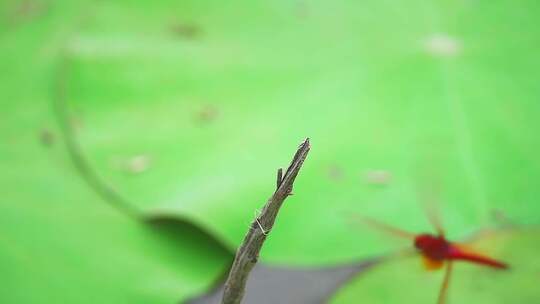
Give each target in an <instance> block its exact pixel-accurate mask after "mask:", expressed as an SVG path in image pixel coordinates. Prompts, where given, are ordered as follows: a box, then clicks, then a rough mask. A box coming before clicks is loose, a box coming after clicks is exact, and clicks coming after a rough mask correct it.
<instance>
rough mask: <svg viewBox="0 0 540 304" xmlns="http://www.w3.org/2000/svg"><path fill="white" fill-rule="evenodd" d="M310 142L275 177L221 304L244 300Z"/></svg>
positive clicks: (232, 271)
mask: <svg viewBox="0 0 540 304" xmlns="http://www.w3.org/2000/svg"><path fill="white" fill-rule="evenodd" d="M310 148H311V146H310V144H309V138H308V139H306V140H305V141H304V142H303V143H302V144H301V145H300V147H298V151H296V154H295V155H294V158H293V160H292V162H291V164H290V165H289V167H288V168H287V171H286V172H285V175H283V171H282V170H281V169H279V170H278V173H277V189H276V191H275V192H274V194H273V195H272V196H271V197H270V199H268V201H267V202H266V205H264V208H263V210H262V212H261V213H260V214H258V215H257V216H256V218H255V220H254V221H253V223H251V226H250V228H249V231H248V233H247V235H246V236H245V238H244V241H243V242H242V245H240V248H239V249H238V251H237V252H236V256H235V258H234V262H233V265H232V267H231V271H230V272H229V277H228V278H227V281H226V282H225V290H224V292H223V298H222V301H221V303H223V304H239V303H240V301H242V298H243V296H244V289H245V286H246V282H247V279H248V276H249V273H250V271H251V269H252V268H253V266H255V264H256V263H257V259H258V257H259V252H260V251H261V248H262V245H263V243H264V241H265V240H266V237H267V236H268V233H269V232H270V230H271V229H272V227H273V226H274V222H275V220H276V217H277V214H278V212H279V209H280V208H281V205H282V204H283V202H284V201H285V199H286V198H287V197H288V196H289V195H291V194H292V187H293V183H294V180H295V178H296V176H297V175H298V172H299V171H300V168H301V167H302V164H303V163H304V160H305V159H306V157H307V154H308V152H309V149H310Z"/></svg>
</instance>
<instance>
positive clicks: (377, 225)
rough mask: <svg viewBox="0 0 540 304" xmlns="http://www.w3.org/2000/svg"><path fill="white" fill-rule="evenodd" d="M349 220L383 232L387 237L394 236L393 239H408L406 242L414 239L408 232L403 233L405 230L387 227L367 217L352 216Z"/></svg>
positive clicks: (413, 235)
mask: <svg viewBox="0 0 540 304" xmlns="http://www.w3.org/2000/svg"><path fill="white" fill-rule="evenodd" d="M351 219H352V220H354V221H355V222H357V223H361V224H364V225H366V226H369V227H371V228H374V229H376V230H378V231H381V232H384V233H386V234H388V235H392V236H395V237H399V238H404V239H408V240H414V238H415V237H416V235H415V234H413V233H410V232H408V231H405V230H402V229H399V228H397V227H394V226H391V225H388V224H386V223H383V222H379V221H377V220H375V219H372V218H369V217H364V216H358V215H354V216H352V217H351Z"/></svg>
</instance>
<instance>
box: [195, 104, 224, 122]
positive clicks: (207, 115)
mask: <svg viewBox="0 0 540 304" xmlns="http://www.w3.org/2000/svg"><path fill="white" fill-rule="evenodd" d="M218 116H219V110H218V108H217V107H216V106H214V105H205V106H203V107H202V108H200V109H199V110H198V111H197V113H196V115H195V119H196V120H197V122H199V123H202V124H207V123H211V122H213V121H215V120H216V119H217V118H218Z"/></svg>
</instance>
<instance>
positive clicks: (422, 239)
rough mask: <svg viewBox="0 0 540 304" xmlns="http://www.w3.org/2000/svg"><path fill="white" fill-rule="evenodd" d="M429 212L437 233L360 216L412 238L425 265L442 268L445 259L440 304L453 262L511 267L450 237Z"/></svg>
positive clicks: (502, 268)
mask: <svg viewBox="0 0 540 304" xmlns="http://www.w3.org/2000/svg"><path fill="white" fill-rule="evenodd" d="M429 215H430V214H428V219H429V221H430V222H431V224H432V225H433V226H434V227H435V230H436V232H437V233H436V234H432V233H422V234H413V233H410V232H407V231H404V230H401V229H399V228H396V227H393V226H390V225H387V224H385V223H381V222H379V221H376V220H373V219H369V218H361V220H362V221H363V222H364V223H366V224H369V225H370V226H372V227H375V228H377V229H379V230H382V231H385V232H387V233H390V234H392V235H395V236H398V237H401V238H406V239H408V240H410V241H412V245H414V248H415V251H416V253H419V254H420V255H421V256H422V259H423V262H424V266H425V267H426V269H428V270H436V269H440V268H442V267H443V265H444V264H445V263H446V267H445V274H444V279H443V283H442V286H441V289H440V291H439V296H438V300H437V303H438V304H443V303H445V300H446V293H447V290H448V285H449V282H450V276H451V274H452V265H453V263H454V262H456V261H464V262H469V263H474V264H477V265H481V266H486V267H490V268H493V269H498V270H504V269H508V268H509V265H508V264H506V263H504V262H501V261H498V260H496V259H493V258H490V257H488V256H486V255H483V254H480V253H477V252H474V251H472V250H470V249H468V248H467V247H466V246H465V245H464V244H460V243H455V242H451V241H449V240H447V239H446V237H445V234H444V231H443V229H442V228H441V225H440V224H439V221H438V220H437V218H436V217H434V216H429Z"/></svg>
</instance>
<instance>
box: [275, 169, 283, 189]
mask: <svg viewBox="0 0 540 304" xmlns="http://www.w3.org/2000/svg"><path fill="white" fill-rule="evenodd" d="M282 181H283V168H279V169H278V170H277V186H276V189H278V188H279V186H281V182H282Z"/></svg>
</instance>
